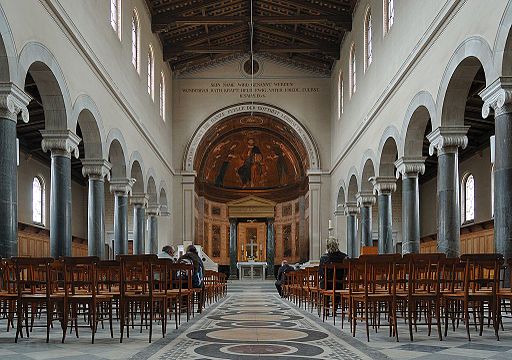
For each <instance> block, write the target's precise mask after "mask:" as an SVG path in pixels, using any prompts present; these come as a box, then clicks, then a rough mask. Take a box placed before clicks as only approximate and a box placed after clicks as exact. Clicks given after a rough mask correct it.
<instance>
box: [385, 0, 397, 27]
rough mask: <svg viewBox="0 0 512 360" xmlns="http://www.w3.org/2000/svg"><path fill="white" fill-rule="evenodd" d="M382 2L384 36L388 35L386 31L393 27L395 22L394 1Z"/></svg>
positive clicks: (386, 0)
mask: <svg viewBox="0 0 512 360" xmlns="http://www.w3.org/2000/svg"><path fill="white" fill-rule="evenodd" d="M383 1H384V7H383V8H384V12H383V17H384V21H383V23H384V35H386V34H387V33H388V31H389V30H390V29H391V27H392V26H393V23H394V22H395V1H394V0H383Z"/></svg>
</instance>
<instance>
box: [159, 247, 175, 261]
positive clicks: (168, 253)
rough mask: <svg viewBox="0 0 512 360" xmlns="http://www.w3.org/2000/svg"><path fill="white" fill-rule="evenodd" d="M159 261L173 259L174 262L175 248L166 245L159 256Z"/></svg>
mask: <svg viewBox="0 0 512 360" xmlns="http://www.w3.org/2000/svg"><path fill="white" fill-rule="evenodd" d="M158 258H159V259H172V261H174V260H175V259H174V248H173V247H172V246H171V245H165V246H164V247H163V248H162V251H161V252H160V253H159V254H158Z"/></svg>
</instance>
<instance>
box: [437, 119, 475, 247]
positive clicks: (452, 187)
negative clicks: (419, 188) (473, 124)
mask: <svg viewBox="0 0 512 360" xmlns="http://www.w3.org/2000/svg"><path fill="white" fill-rule="evenodd" d="M468 128H469V127H440V128H437V129H435V130H434V131H433V132H432V133H430V134H429V135H428V136H427V139H428V140H429V141H430V148H429V152H430V155H433V154H434V151H437V159H438V163H437V208H438V219H437V231H438V234H437V248H438V251H439V252H442V253H445V254H446V256H447V257H457V256H459V255H460V183H459V154H458V151H459V150H458V149H459V147H462V148H465V147H466V146H467V143H468V138H467V136H466V133H467V130H468Z"/></svg>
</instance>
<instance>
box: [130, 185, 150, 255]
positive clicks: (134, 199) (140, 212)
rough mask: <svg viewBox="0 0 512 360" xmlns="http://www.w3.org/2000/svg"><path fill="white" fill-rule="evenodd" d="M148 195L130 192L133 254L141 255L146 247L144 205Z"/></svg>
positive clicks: (146, 204) (146, 203)
mask: <svg viewBox="0 0 512 360" xmlns="http://www.w3.org/2000/svg"><path fill="white" fill-rule="evenodd" d="M148 200H149V197H148V195H146V194H132V196H130V204H132V205H133V254H134V255H142V254H144V253H145V247H146V229H145V226H144V221H145V219H146V207H147V206H148Z"/></svg>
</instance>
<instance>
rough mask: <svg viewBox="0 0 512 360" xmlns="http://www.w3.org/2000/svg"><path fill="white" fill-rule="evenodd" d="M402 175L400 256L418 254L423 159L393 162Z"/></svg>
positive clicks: (401, 159) (423, 169)
mask: <svg viewBox="0 0 512 360" xmlns="http://www.w3.org/2000/svg"><path fill="white" fill-rule="evenodd" d="M395 167H396V168H397V172H396V174H397V178H398V177H399V176H400V174H401V175H402V239H403V240H402V254H409V253H414V254H418V253H419V252H420V189H419V182H418V177H419V174H423V173H424V172H425V158H423V157H419V158H400V159H398V160H397V161H396V162H395Z"/></svg>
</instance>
